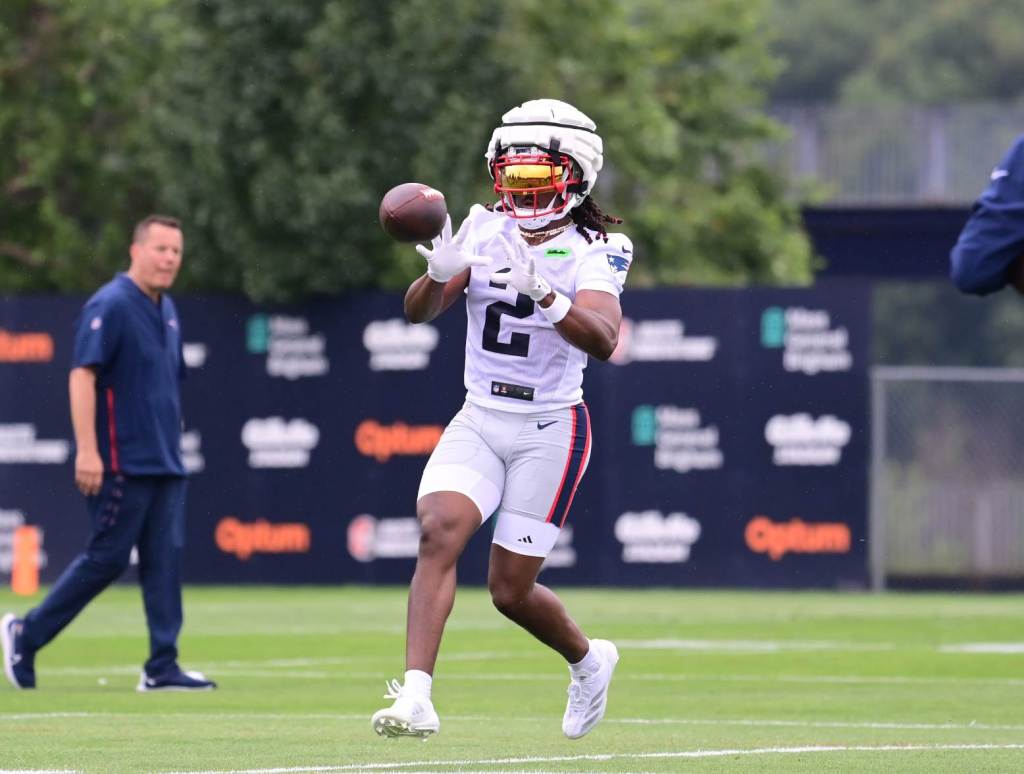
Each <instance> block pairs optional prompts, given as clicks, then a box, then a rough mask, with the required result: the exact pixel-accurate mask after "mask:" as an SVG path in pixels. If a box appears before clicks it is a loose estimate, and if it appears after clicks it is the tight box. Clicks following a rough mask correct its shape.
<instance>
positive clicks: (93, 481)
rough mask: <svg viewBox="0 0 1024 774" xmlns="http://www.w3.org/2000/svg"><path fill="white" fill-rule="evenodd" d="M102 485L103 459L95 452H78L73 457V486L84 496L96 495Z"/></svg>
mask: <svg viewBox="0 0 1024 774" xmlns="http://www.w3.org/2000/svg"><path fill="white" fill-rule="evenodd" d="M102 484H103V458H102V457H100V455H99V452H97V451H82V450H79V451H78V453H77V454H76V455H75V486H77V487H78V489H79V491H81V493H82V494H84V495H87V496H89V495H94V494H98V493H99V491H100V486H101V485H102Z"/></svg>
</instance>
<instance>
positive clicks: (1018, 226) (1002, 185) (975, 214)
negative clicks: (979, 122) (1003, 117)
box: [950, 135, 1024, 295]
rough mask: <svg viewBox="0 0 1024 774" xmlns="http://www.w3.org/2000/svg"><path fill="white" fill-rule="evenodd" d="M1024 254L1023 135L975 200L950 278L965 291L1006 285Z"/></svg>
mask: <svg viewBox="0 0 1024 774" xmlns="http://www.w3.org/2000/svg"><path fill="white" fill-rule="evenodd" d="M1021 256H1024V135H1021V136H1020V137H1018V138H1017V140H1016V141H1015V142H1014V144H1013V146H1012V147H1011V148H1010V150H1009V152H1008V153H1007V154H1006V156H1005V157H1004V158H1003V160H1002V161H1001V162H1000V163H999V166H997V167H996V168H995V169H994V170H992V175H991V181H990V182H989V184H988V187H987V188H986V189H985V190H984V191H983V192H982V194H981V196H980V197H979V198H978V201H976V202H975V203H974V207H973V209H972V210H971V216H970V218H969V219H968V221H967V223H966V224H965V225H964V228H963V231H961V232H960V238H959V239H957V243H956V245H955V246H954V247H953V251H952V252H951V253H950V276H951V278H952V280H953V283H954V284H955V285H956V286H957V287H958V288H960V290H962V291H963V292H965V293H976V294H978V295H984V294H986V293H992V292H994V291H996V290H1000V289H1001V288H1003V287H1005V286H1006V284H1007V281H1008V279H1009V273H1010V267H1011V266H1012V264H1013V262H1014V261H1016V260H1017V259H1018V258H1020V257H1021Z"/></svg>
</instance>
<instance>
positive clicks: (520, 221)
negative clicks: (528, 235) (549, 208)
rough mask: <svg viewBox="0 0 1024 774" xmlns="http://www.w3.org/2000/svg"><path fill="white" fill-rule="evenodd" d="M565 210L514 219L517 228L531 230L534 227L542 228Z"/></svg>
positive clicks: (563, 213) (563, 214) (562, 214)
mask: <svg viewBox="0 0 1024 774" xmlns="http://www.w3.org/2000/svg"><path fill="white" fill-rule="evenodd" d="M566 212H567V210H562V211H561V212H549V213H548V214H547V215H538V216H536V217H534V218H516V219H515V221H516V225H517V226H519V228H525V229H526V230H528V231H532V230H534V229H538V228H544V226H546V225H548V223H551V222H552V221H554V220H558V219H559V218H562V217H564V216H565V214H566Z"/></svg>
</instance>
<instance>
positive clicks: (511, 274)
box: [491, 236, 551, 301]
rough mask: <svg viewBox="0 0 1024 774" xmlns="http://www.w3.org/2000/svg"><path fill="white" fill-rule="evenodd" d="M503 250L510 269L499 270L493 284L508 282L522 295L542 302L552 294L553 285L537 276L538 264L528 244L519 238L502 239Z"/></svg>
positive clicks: (493, 278)
mask: <svg viewBox="0 0 1024 774" xmlns="http://www.w3.org/2000/svg"><path fill="white" fill-rule="evenodd" d="M501 244H502V248H503V249H504V252H505V258H506V259H507V260H508V262H509V266H510V268H507V269H499V270H498V271H496V272H494V273H493V274H492V275H491V282H502V283H504V282H507V283H508V284H510V285H511V286H512V287H514V288H515V289H516V290H518V291H519V292H520V293H524V294H525V295H527V296H529V297H530V298H532V299H533V300H534V301H540V300H541V299H542V298H544V297H546V296H547V295H548V293H550V292H551V285H549V284H548V281H547V280H546V279H544V278H543V277H542V276H540V275H539V274H537V264H536V262H535V261H534V259H533V256H531V255H530V251H529V250H528V249H527V247H526V242H524V241H523V240H522V239H520V238H518V237H512V238H511V239H509V238H507V237H505V236H502V237H501Z"/></svg>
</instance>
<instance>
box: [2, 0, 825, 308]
mask: <svg viewBox="0 0 1024 774" xmlns="http://www.w3.org/2000/svg"><path fill="white" fill-rule="evenodd" d="M86 5H87V6H88V7H86ZM764 11H765V5H764V2H763V0H761V1H760V2H753V3H751V2H743V1H742V0H694V1H693V2H687V3H667V2H663V1H662V0H634V1H632V2H627V1H626V0H592V1H585V0H566V2H563V3H559V4H557V5H554V6H552V5H551V4H550V3H547V2H544V1H543V0H521V2H519V3H516V4H514V5H509V4H507V3H499V2H497V1H496V0H452V1H451V2H448V3H444V4H439V3H436V2H434V1H433V0H389V1H386V2H380V0H373V1H371V0H291V2H287V3H281V2H277V0H217V2H209V0H144V1H143V2H139V3H132V4H125V3H120V2H117V0H96V2H92V3H89V4H81V3H77V4H72V3H64V2H59V0H34V1H32V0H13V2H12V3H10V4H6V5H5V6H4V9H3V11H2V13H3V16H0V19H2V20H3V28H2V30H0V84H2V86H0V88H2V89H3V92H2V93H0V97H2V99H0V140H3V141H6V144H7V146H8V147H12V148H14V149H15V153H14V154H13V160H11V159H4V160H3V161H0V165H7V166H6V167H5V166H0V181H2V182H3V184H4V186H5V187H4V188H3V189H2V192H0V196H3V197H4V205H5V206H4V207H2V208H0V210H2V212H3V213H4V214H3V215H0V218H4V220H2V221H0V226H2V228H3V230H2V231H0V234H2V237H3V240H4V241H6V242H7V243H9V245H13V247H9V248H8V249H7V250H6V251H5V252H3V253H2V256H0V287H2V288H6V289H17V288H29V287H31V288H45V287H62V288H72V287H78V288H81V289H85V288H89V287H93V286H95V283H96V281H97V280H98V279H99V278H100V277H105V276H109V272H110V270H111V268H112V266H113V265H114V264H115V263H119V262H120V261H121V260H122V256H123V254H124V242H125V238H126V233H127V229H128V228H129V227H130V225H131V223H132V222H133V221H134V220H135V219H137V218H138V217H140V216H141V215H143V214H145V213H146V212H148V211H150V210H157V211H163V212H167V213H169V214H174V215H178V216H180V217H181V218H183V219H184V221H185V223H186V261H185V265H184V266H185V267H184V269H183V276H182V283H183V285H184V286H185V287H192V288H202V289H211V290H225V291H238V290H242V291H244V292H245V293H247V294H248V295H250V296H252V297H254V298H259V299H272V300H284V299H290V298H297V297H301V296H304V295H309V294H313V293H323V294H336V293H342V292H345V291H348V290H352V289H358V288H372V287H386V288H398V287H401V286H403V285H404V284H405V283H407V282H408V281H409V280H410V279H411V278H412V277H414V276H416V275H417V274H418V273H419V272H420V271H421V270H422V260H421V259H420V258H419V256H418V255H417V254H416V253H415V252H414V251H413V250H412V249H411V248H409V247H408V246H405V245H397V244H395V243H392V242H390V241H388V240H387V238H386V237H385V236H384V235H383V233H382V232H381V230H380V229H379V228H378V226H377V223H376V220H377V205H378V202H379V200H380V196H381V195H382V194H383V192H384V191H385V190H387V189H388V188H390V187H391V186H392V185H395V184H397V183H400V182H404V181H407V180H420V181H423V182H426V183H430V184H432V185H434V186H435V187H438V188H440V189H441V190H443V191H444V192H445V194H446V197H447V200H448V204H449V209H450V211H451V212H452V213H453V218H454V219H455V220H456V221H458V220H459V219H461V217H462V216H463V215H464V214H465V212H466V211H467V209H468V207H469V205H470V204H471V203H472V202H475V201H486V200H488V199H489V198H490V197H491V195H492V194H491V191H490V190H489V185H490V184H489V182H488V179H487V175H486V171H485V167H484V162H483V152H484V149H485V145H486V142H487V140H488V138H489V136H490V132H491V130H492V128H493V127H494V125H495V123H496V122H497V121H498V120H500V116H501V115H502V113H503V112H504V111H505V110H507V109H508V108H510V107H512V106H513V105H515V104H518V103H520V102H522V101H523V100H525V99H529V98H534V97H539V96H550V97H557V98H561V99H565V100H567V101H570V102H573V103H575V104H577V105H578V106H579V107H580V108H581V109H583V110H584V111H585V112H587V113H589V114H591V115H592V116H593V117H594V118H595V120H597V122H598V124H599V127H600V130H601V133H602V136H603V137H604V139H605V142H606V147H607V156H608V167H607V170H606V172H605V173H604V174H603V176H602V179H601V181H600V183H599V185H598V188H597V193H596V195H597V198H598V200H599V201H600V202H601V203H602V205H603V206H604V207H605V208H606V209H607V210H608V211H610V212H613V213H617V214H620V215H622V216H623V217H625V218H626V221H627V223H626V225H625V226H624V228H625V230H626V231H627V232H628V233H629V234H630V235H631V236H632V237H633V238H634V241H635V243H636V247H637V256H638V257H637V261H636V264H635V270H634V274H633V277H634V282H637V283H647V284H650V283H655V282H663V283H664V282H667V283H692V284H696V283H734V284H735V283H742V282H786V283H792V282H802V281H806V280H808V279H809V277H810V264H811V255H810V249H809V247H808V243H807V240H806V238H805V237H804V235H803V232H802V229H801V225H800V222H799V216H798V211H797V208H796V206H795V204H794V203H793V202H791V201H788V200H787V199H786V197H785V195H784V193H783V186H782V185H781V182H780V181H779V180H778V179H777V178H776V177H774V176H773V174H771V173H770V172H769V171H767V170H766V169H765V168H763V167H761V166H759V165H758V164H756V163H754V162H752V161H751V159H753V158H754V157H755V156H756V153H755V151H756V149H757V147H758V145H759V144H760V143H762V142H763V141H764V140H765V139H766V138H768V137H770V136H772V133H773V132H774V131H775V129H774V126H773V125H772V124H771V123H770V122H769V121H768V120H766V119H765V118H764V116H763V115H762V114H761V112H760V95H761V94H762V92H763V90H764V88H765V87H766V84H767V83H768V82H769V81H770V79H771V77H772V76H773V74H774V71H775V64H774V62H773V60H772V58H771V56H770V54H769V52H768V49H767V43H766V41H765V38H764V35H763V34H762V33H761V27H762V26H763V15H764ZM26 52H33V53H32V54H31V55H27V53H26ZM36 81H40V82H43V83H44V84H45V86H44V88H43V89H41V90H39V91H33V88H34V84H35V82H36ZM39 126H42V127H43V130H42V131H40V130H39V129H38V127H39ZM12 185H13V186H14V187H13V188H12V187H11V186H12ZM12 191H13V194H12V193H11V192H12ZM10 196H15V197H17V198H16V200H15V199H14V198H11V199H10V202H9V201H8V197H10ZM9 203H13V205H14V206H6V205H8V204H9Z"/></svg>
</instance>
